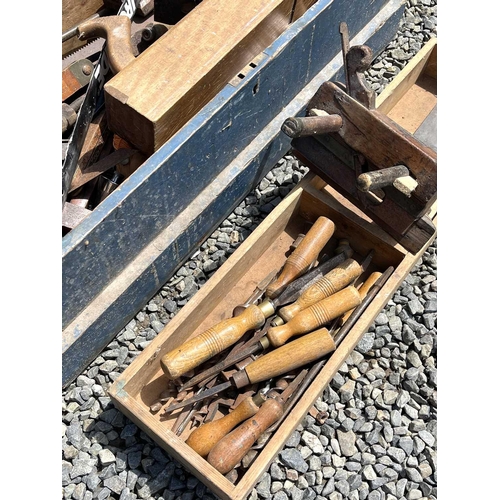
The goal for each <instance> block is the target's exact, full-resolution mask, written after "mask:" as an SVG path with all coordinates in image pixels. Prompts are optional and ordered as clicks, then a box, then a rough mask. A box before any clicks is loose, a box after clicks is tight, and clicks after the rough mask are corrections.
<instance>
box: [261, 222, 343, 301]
mask: <svg viewBox="0 0 500 500" xmlns="http://www.w3.org/2000/svg"><path fill="white" fill-rule="evenodd" d="M334 231H335V224H334V223H333V222H332V221H331V220H330V219H328V218H327V217H323V216H321V217H318V219H317V220H316V222H315V223H314V224H313V225H312V227H311V229H309V231H308V232H307V234H306V235H305V236H304V239H303V240H302V241H301V242H300V243H299V245H298V246H297V248H296V249H295V250H294V251H293V253H292V255H290V257H288V259H287V260H286V262H285V265H284V267H283V271H282V272H281V274H280V275H279V276H278V278H277V279H276V281H273V282H272V283H271V284H270V285H269V286H268V287H267V290H266V295H267V296H268V297H269V298H270V299H273V298H275V297H276V296H277V295H279V294H280V293H281V292H282V291H283V289H284V288H285V287H286V286H287V285H288V284H289V283H290V282H292V281H293V280H294V279H295V278H298V277H299V276H300V275H301V274H303V273H304V272H306V271H307V269H308V268H309V266H310V265H311V264H312V263H313V262H314V261H315V260H316V259H317V258H318V255H319V253H320V252H321V250H322V249H323V247H324V246H325V245H326V244H327V243H328V240H329V239H330V238H331V237H332V235H333V232H334Z"/></svg>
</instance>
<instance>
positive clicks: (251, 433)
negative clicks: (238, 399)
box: [207, 398, 283, 474]
mask: <svg viewBox="0 0 500 500" xmlns="http://www.w3.org/2000/svg"><path fill="white" fill-rule="evenodd" d="M282 414H283V403H282V402H281V401H278V400H276V399H273V398H269V399H267V400H266V401H265V402H264V403H263V405H262V406H261V407H260V409H259V411H258V412H257V413H256V414H255V415H254V416H253V417H251V418H249V419H248V420H246V421H245V422H243V423H242V424H241V425H239V426H238V427H237V428H236V429H234V430H233V431H231V432H230V433H229V434H228V435H227V436H225V437H224V438H222V439H221V440H220V441H219V442H218V443H217V444H216V445H215V446H214V447H213V448H212V450H211V451H210V453H209V454H208V457H207V461H208V463H209V464H210V465H212V466H213V467H214V468H215V469H217V470H218V471H219V472H220V473H221V474H226V473H228V472H229V471H230V470H231V469H233V468H234V467H235V466H236V465H237V464H238V463H239V462H240V461H241V459H242V458H243V457H244V456H245V455H246V453H247V452H248V450H249V449H250V448H251V446H252V445H253V443H255V441H257V439H259V436H260V435H261V434H263V433H264V432H265V431H266V429H267V428H268V427H270V426H271V425H272V424H273V423H274V422H276V421H277V420H278V419H279V418H280V417H281V415H282Z"/></svg>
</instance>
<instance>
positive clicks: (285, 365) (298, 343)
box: [233, 328, 336, 389]
mask: <svg viewBox="0 0 500 500" xmlns="http://www.w3.org/2000/svg"><path fill="white" fill-rule="evenodd" d="M335 347H336V346H335V341H334V340H333V338H332V336H331V335H330V332H329V331H328V330H327V329H326V328H320V329H319V330H316V331H315V332H312V333H308V334H307V335H304V336H302V337H300V338H298V339H297V340H294V341H293V342H289V343H288V344H285V345H284V346H281V347H278V348H277V349H274V350H273V351H271V352H270V353H268V354H265V355H264V356H261V357H260V358H258V359H256V360H255V361H252V362H251V363H250V364H249V365H247V366H246V367H245V368H244V369H243V370H242V371H239V372H236V373H235V374H234V375H233V380H234V383H235V385H236V387H237V388H238V389H239V388H241V387H244V386H245V385H249V384H254V383H256V382H262V381H263V380H267V379H270V378H273V377H278V376H280V375H283V374H284V373H288V372H290V371H292V370H294V369H295V368H300V367H301V366H304V365H307V363H310V362H311V361H315V360H317V359H319V358H321V357H323V356H324V355H325V354H328V353H329V352H332V351H334V350H335Z"/></svg>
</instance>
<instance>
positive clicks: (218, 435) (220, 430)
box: [186, 396, 259, 457]
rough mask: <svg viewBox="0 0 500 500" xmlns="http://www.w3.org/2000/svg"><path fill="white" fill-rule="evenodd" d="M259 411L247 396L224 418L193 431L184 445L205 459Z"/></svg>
mask: <svg viewBox="0 0 500 500" xmlns="http://www.w3.org/2000/svg"><path fill="white" fill-rule="evenodd" d="M258 411H259V406H258V405H257V404H256V403H255V402H254V400H253V398H252V397H251V396H249V397H248V398H246V399H244V400H243V401H242V402H241V403H240V404H239V405H238V406H237V407H236V408H235V409H234V411H232V412H231V413H229V414H227V415H226V416H225V417H222V418H219V419H218V420H214V421H213V422H208V423H206V424H203V425H201V426H200V427H198V429H195V430H194V431H193V432H192V433H191V434H190V435H189V437H188V438H187V440H186V444H187V445H188V446H190V447H191V448H192V449H193V450H194V451H195V452H196V453H198V455H201V456H202V457H206V456H207V455H208V454H209V453H210V450H211V449H212V448H213V447H214V446H215V445H216V444H217V443H218V442H219V441H220V440H221V439H222V438H223V437H224V436H225V435H226V434H227V433H228V432H230V431H231V430H233V429H234V428H235V427H236V426H237V425H238V424H239V423H241V422H243V420H246V419H247V418H250V417H252V416H253V415H255V414H256V413H257V412H258Z"/></svg>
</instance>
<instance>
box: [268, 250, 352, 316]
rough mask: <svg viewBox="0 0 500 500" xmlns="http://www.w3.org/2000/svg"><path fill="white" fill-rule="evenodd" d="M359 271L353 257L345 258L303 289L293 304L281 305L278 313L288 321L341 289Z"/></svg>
mask: <svg viewBox="0 0 500 500" xmlns="http://www.w3.org/2000/svg"><path fill="white" fill-rule="evenodd" d="M361 272H362V268H361V266H360V265H359V264H358V263H357V262H356V261H355V260H354V259H347V260H346V261H344V262H342V263H341V264H339V265H338V266H337V267H336V268H335V269H333V270H332V271H330V272H329V273H327V274H325V275H324V276H323V277H322V278H321V279H319V280H318V281H317V282H316V283H314V284H313V285H312V286H310V287H309V288H308V289H307V290H305V292H304V293H303V294H302V295H301V296H300V297H299V298H298V299H297V300H296V301H295V302H294V303H293V304H290V305H289V306H285V307H282V308H281V309H280V310H279V311H278V314H279V315H280V316H281V317H282V318H283V319H284V320H285V321H290V320H291V319H292V318H293V317H294V316H295V315H296V314H297V313H299V312H300V311H302V310H304V309H306V308H308V307H309V306H312V305H313V304H316V302H319V301H320V300H323V299H325V298H326V297H328V296H330V295H333V294H334V293H336V292H338V291H340V290H342V288H344V287H346V286H347V285H349V283H351V281H353V280H354V279H355V278H357V277H358V276H359V275H360V274H361Z"/></svg>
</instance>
